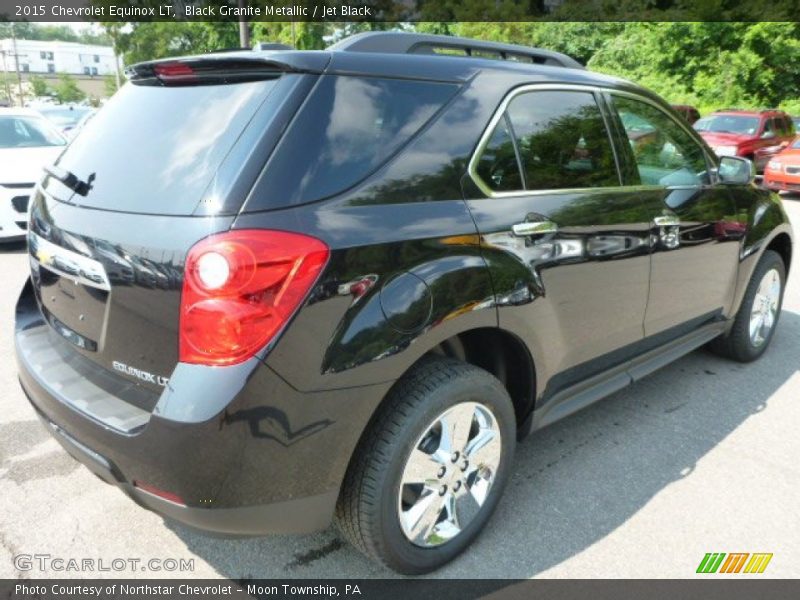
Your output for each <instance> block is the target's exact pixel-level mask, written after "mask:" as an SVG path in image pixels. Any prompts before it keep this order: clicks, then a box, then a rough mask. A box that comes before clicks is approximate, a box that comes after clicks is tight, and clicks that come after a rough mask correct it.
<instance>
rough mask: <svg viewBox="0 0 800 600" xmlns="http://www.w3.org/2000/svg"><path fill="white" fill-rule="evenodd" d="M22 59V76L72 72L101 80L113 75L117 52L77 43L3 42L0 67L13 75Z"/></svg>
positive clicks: (20, 65)
mask: <svg viewBox="0 0 800 600" xmlns="http://www.w3.org/2000/svg"><path fill="white" fill-rule="evenodd" d="M15 54H16V55H17V57H16V58H17V60H19V70H20V72H21V73H30V74H48V73H69V74H70V75H77V76H84V77H87V76H88V77H98V76H99V77H102V76H104V75H111V74H113V73H114V51H113V50H112V49H111V46H90V45H88V44H78V43H75V42H41V41H37V40H19V39H18V40H17V43H16V51H15V48H14V41H13V40H11V39H4V40H0V60H2V62H1V63H0V68H2V69H3V71H5V72H6V73H14V72H15V70H16V64H15V59H14V55H15Z"/></svg>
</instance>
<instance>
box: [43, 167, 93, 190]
mask: <svg viewBox="0 0 800 600" xmlns="http://www.w3.org/2000/svg"><path fill="white" fill-rule="evenodd" d="M44 170H45V173H47V174H48V175H50V177H53V178H55V179H57V180H58V181H60V182H61V183H63V184H64V185H65V186H67V187H68V188H69V189H71V190H72V191H73V192H75V193H76V194H80V195H81V196H85V195H86V194H88V193H89V190H91V189H92V182H93V181H94V178H95V174H94V173H92V174H91V175H89V177H88V178H87V180H86V181H83V180H81V179H80V178H79V177H78V176H77V175H75V173H72V172H71V171H67V170H66V169H62V168H61V167H57V166H55V165H50V166H49V167H45V168H44Z"/></svg>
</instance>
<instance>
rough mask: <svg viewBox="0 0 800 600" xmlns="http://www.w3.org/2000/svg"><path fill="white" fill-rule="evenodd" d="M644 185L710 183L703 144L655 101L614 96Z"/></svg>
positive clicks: (615, 104) (614, 102)
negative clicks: (655, 103)
mask: <svg viewBox="0 0 800 600" xmlns="http://www.w3.org/2000/svg"><path fill="white" fill-rule="evenodd" d="M612 98H613V104H614V107H615V108H616V110H617V114H618V115H619V118H620V121H621V122H622V126H623V128H624V130H625V133H626V134H627V137H628V143H629V145H630V149H631V153H632V156H633V160H634V161H635V163H636V170H637V172H638V174H639V181H638V182H633V183H641V184H644V185H658V186H678V185H680V186H683V185H689V186H693V185H702V184H704V183H707V182H708V164H707V163H706V158H705V153H704V152H703V148H702V146H701V145H700V144H699V143H698V142H697V141H695V140H694V139H693V138H692V137H691V135H690V134H689V133H688V132H687V131H686V130H685V129H684V128H683V126H682V125H681V124H680V123H678V122H677V121H675V120H674V119H673V118H672V117H671V116H669V115H668V114H667V113H666V112H665V111H663V110H661V109H659V108H657V107H656V106H653V105H652V104H650V103H648V102H644V101H640V100H635V99H633V98H628V97H626V96H616V95H612Z"/></svg>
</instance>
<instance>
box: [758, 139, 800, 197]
mask: <svg viewBox="0 0 800 600" xmlns="http://www.w3.org/2000/svg"><path fill="white" fill-rule="evenodd" d="M764 185H765V186H766V187H768V188H769V189H771V190H775V191H776V192H778V191H786V192H800V137H797V138H795V140H794V141H793V142H792V143H791V144H789V147H787V148H786V149H785V150H784V151H783V152H781V153H780V154H778V155H776V156H775V158H773V159H772V160H770V161H769V162H768V163H767V168H766V169H765V170H764Z"/></svg>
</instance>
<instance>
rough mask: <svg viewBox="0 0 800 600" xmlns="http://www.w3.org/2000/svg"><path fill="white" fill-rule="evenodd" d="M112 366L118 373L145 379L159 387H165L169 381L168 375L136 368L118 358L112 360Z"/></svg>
mask: <svg viewBox="0 0 800 600" xmlns="http://www.w3.org/2000/svg"><path fill="white" fill-rule="evenodd" d="M111 364H112V366H113V367H114V370H115V371H119V372H120V373H125V374H126V375H133V376H134V377H136V378H137V379H141V380H142V381H147V382H149V383H155V384H156V385H160V386H161V387H166V386H167V384H168V383H169V378H168V377H162V376H161V375H153V374H152V373H148V372H147V371H142V370H141V369H137V368H136V367H130V366H128V365H126V364H125V363H121V362H119V361H118V360H115V361H112V363H111Z"/></svg>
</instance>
